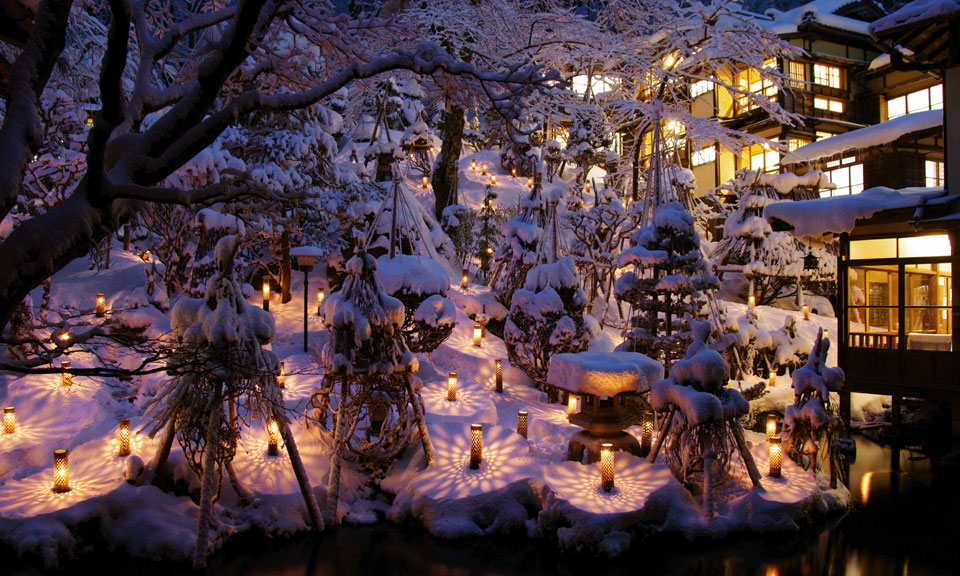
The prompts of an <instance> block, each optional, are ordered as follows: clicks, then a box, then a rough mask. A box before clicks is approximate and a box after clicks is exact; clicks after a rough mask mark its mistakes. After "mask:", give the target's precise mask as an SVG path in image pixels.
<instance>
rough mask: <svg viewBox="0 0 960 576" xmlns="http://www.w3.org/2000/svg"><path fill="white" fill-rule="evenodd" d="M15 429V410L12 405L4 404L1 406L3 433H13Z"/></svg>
mask: <svg viewBox="0 0 960 576" xmlns="http://www.w3.org/2000/svg"><path fill="white" fill-rule="evenodd" d="M16 431H17V411H16V410H14V409H13V406H4V408H3V433H4V434H13V433H14V432H16Z"/></svg>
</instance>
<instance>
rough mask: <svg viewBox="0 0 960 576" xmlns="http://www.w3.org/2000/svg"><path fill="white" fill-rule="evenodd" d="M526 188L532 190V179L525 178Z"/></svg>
mask: <svg viewBox="0 0 960 576" xmlns="http://www.w3.org/2000/svg"><path fill="white" fill-rule="evenodd" d="M527 188H533V178H527Z"/></svg>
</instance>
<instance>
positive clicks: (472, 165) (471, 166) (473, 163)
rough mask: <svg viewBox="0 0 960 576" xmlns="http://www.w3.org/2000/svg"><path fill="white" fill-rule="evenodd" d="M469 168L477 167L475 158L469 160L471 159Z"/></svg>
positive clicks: (474, 168)
mask: <svg viewBox="0 0 960 576" xmlns="http://www.w3.org/2000/svg"><path fill="white" fill-rule="evenodd" d="M470 169H471V170H476V169H477V161H476V160H471V161H470Z"/></svg>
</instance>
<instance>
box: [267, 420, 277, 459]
mask: <svg viewBox="0 0 960 576" xmlns="http://www.w3.org/2000/svg"><path fill="white" fill-rule="evenodd" d="M279 446H280V425H279V424H277V420H276V419H275V418H274V417H273V416H271V417H270V419H269V420H268V421H267V454H268V455H270V456H276V455H277V454H278V452H279V451H278V447H279Z"/></svg>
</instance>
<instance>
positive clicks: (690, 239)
mask: <svg viewBox="0 0 960 576" xmlns="http://www.w3.org/2000/svg"><path fill="white" fill-rule="evenodd" d="M632 241H633V246H631V247H630V248H627V249H626V250H624V251H623V252H622V253H621V254H620V256H619V257H618V258H617V266H618V267H626V266H630V265H633V266H634V267H635V269H634V270H628V271H627V272H625V273H624V274H623V275H621V276H620V278H618V279H617V282H616V286H615V287H614V294H615V295H616V296H617V298H619V299H620V300H623V301H625V302H628V303H629V304H630V305H631V306H632V307H633V319H632V325H631V327H630V328H629V329H628V330H627V331H625V332H624V334H623V335H624V337H625V338H626V341H625V342H624V343H623V344H622V345H621V347H622V349H624V350H627V351H631V352H640V353H642V354H646V355H647V356H650V357H651V358H655V359H657V360H660V361H661V362H663V363H664V365H665V366H667V367H668V368H669V367H670V366H671V365H672V364H673V362H674V361H675V360H677V359H678V358H680V357H682V356H683V353H684V351H685V350H686V349H687V347H688V346H689V345H690V342H691V339H692V335H691V332H690V327H689V326H688V325H687V322H686V320H685V318H686V317H687V316H689V317H691V318H702V317H704V316H705V314H704V313H702V309H703V308H704V304H705V303H706V297H705V296H704V294H703V292H704V291H705V290H712V289H715V288H716V287H717V279H716V277H715V276H713V274H711V273H710V271H709V270H708V268H707V263H706V261H705V260H704V259H703V257H702V255H701V252H700V238H699V236H698V235H697V231H696V229H695V227H694V221H693V216H691V215H690V213H689V212H687V210H686V209H685V208H684V207H683V205H681V204H680V203H679V202H667V203H664V204H661V205H660V206H656V207H655V208H654V212H653V218H652V221H651V222H650V223H649V224H648V225H646V226H644V227H642V228H640V229H638V230H636V231H635V232H634V233H633V236H632Z"/></svg>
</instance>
